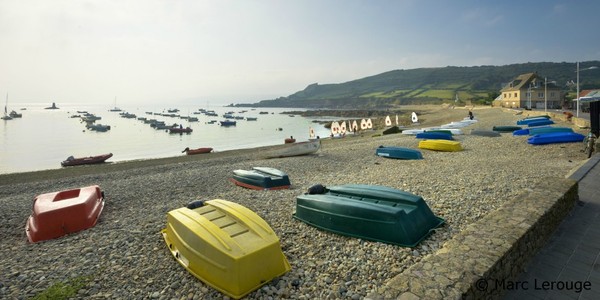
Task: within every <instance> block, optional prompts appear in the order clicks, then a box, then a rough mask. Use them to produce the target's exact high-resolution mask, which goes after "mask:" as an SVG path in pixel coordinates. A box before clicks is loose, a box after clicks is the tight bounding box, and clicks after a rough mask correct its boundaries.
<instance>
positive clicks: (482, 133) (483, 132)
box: [471, 129, 502, 137]
mask: <svg viewBox="0 0 600 300" xmlns="http://www.w3.org/2000/svg"><path fill="white" fill-rule="evenodd" d="M471 135H477V136H486V137H499V136H502V135H501V134H500V132H497V131H493V130H480V129H473V130H471Z"/></svg>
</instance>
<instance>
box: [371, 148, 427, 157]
mask: <svg viewBox="0 0 600 300" xmlns="http://www.w3.org/2000/svg"><path fill="white" fill-rule="evenodd" d="M375 155H377V156H381V157H386V158H395V159H423V154H421V151H419V150H415V149H410V148H403V147H384V146H380V147H379V148H377V150H375Z"/></svg>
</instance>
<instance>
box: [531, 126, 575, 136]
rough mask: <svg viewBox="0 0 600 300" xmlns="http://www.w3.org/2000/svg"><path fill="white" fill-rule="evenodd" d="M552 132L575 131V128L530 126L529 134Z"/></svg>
mask: <svg viewBox="0 0 600 300" xmlns="http://www.w3.org/2000/svg"><path fill="white" fill-rule="evenodd" d="M551 132H573V129H571V128H569V127H550V126H548V127H537V128H529V135H536V134H542V133H551Z"/></svg>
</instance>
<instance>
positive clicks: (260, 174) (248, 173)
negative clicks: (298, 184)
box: [230, 167, 291, 190]
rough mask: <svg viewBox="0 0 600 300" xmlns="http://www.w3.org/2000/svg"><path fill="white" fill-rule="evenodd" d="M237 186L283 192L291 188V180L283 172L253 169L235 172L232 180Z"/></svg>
mask: <svg viewBox="0 0 600 300" xmlns="http://www.w3.org/2000/svg"><path fill="white" fill-rule="evenodd" d="M230 180H231V182H233V183H234V184H236V185H239V186H242V187H245V188H249V189H253V190H282V189H287V188H289V187H290V185H291V184H290V178H289V176H288V175H287V174H286V173H284V172H283V171H280V170H277V169H274V168H267V167H253V168H252V170H234V171H233V177H232V178H231V179H230Z"/></svg>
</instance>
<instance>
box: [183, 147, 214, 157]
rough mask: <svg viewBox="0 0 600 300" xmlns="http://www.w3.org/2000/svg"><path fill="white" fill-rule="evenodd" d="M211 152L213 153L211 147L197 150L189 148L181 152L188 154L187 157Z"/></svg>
mask: <svg viewBox="0 0 600 300" xmlns="http://www.w3.org/2000/svg"><path fill="white" fill-rule="evenodd" d="M211 151H213V148H210V147H206V148H196V149H190V148H189V147H186V148H185V149H183V151H181V152H185V154H187V155H194V154H203V153H210V152H211Z"/></svg>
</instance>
